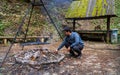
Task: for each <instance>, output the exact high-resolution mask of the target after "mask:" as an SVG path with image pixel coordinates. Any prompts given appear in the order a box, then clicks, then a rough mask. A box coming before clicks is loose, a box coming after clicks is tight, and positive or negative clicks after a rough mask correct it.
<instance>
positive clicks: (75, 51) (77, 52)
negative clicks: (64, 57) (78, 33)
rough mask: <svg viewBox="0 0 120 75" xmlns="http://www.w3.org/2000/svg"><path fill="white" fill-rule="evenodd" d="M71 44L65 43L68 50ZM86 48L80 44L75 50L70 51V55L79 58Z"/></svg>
mask: <svg viewBox="0 0 120 75" xmlns="http://www.w3.org/2000/svg"><path fill="white" fill-rule="evenodd" d="M70 45H71V44H70V43H65V47H66V48H68V47H69V46H70ZM83 47H84V46H82V45H80V44H78V45H76V46H74V47H73V48H71V49H70V54H71V55H72V56H74V57H78V56H81V54H82V53H81V51H82V49H83Z"/></svg>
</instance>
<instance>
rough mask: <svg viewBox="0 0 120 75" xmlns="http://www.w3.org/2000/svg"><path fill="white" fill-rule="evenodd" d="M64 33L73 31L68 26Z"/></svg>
mask: <svg viewBox="0 0 120 75" xmlns="http://www.w3.org/2000/svg"><path fill="white" fill-rule="evenodd" d="M63 31H66V32H72V31H71V29H70V28H69V27H67V26H66V27H64V28H63Z"/></svg>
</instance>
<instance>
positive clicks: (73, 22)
mask: <svg viewBox="0 0 120 75" xmlns="http://www.w3.org/2000/svg"><path fill="white" fill-rule="evenodd" d="M75 21H76V20H75V19H73V31H75V23H76V22H75Z"/></svg>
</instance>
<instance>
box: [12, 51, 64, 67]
mask: <svg viewBox="0 0 120 75" xmlns="http://www.w3.org/2000/svg"><path fill="white" fill-rule="evenodd" d="M14 57H15V60H16V62H17V63H21V64H28V65H32V66H40V65H43V64H51V63H59V62H60V61H61V60H63V59H64V57H65V55H64V54H56V53H53V52H50V51H49V50H48V49H32V50H29V51H24V52H19V53H17V54H16V55H15V56H14Z"/></svg>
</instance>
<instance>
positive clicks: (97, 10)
mask: <svg viewBox="0 0 120 75" xmlns="http://www.w3.org/2000/svg"><path fill="white" fill-rule="evenodd" d="M115 16H116V15H115V6H114V0H74V1H73V2H72V4H71V5H70V7H69V8H68V11H67V13H66V15H65V18H66V19H67V20H73V30H75V24H76V20H91V19H103V18H104V19H107V33H106V34H107V42H108V41H109V39H110V35H109V34H110V33H109V31H110V18H111V17H115Z"/></svg>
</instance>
